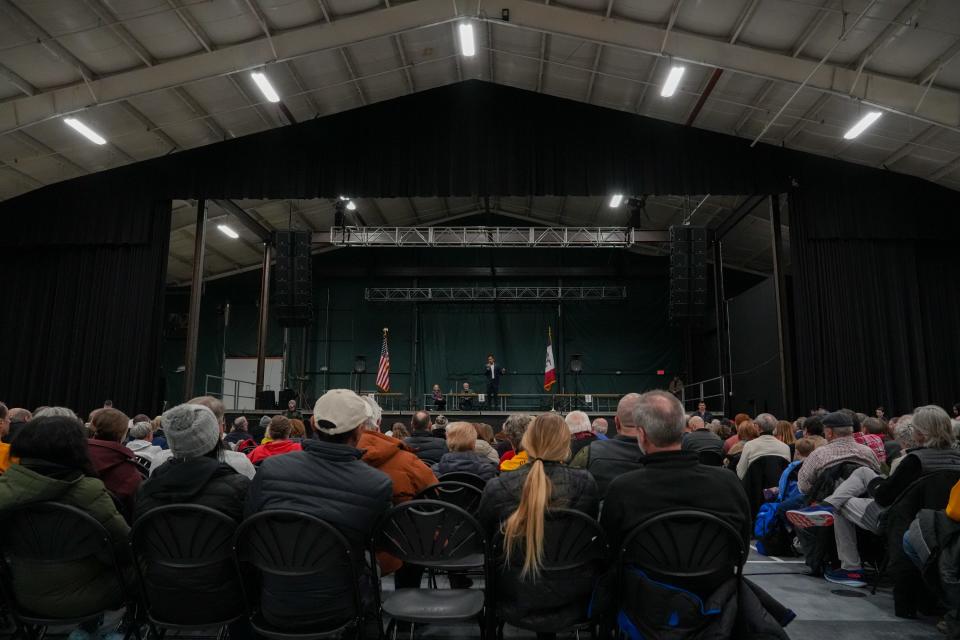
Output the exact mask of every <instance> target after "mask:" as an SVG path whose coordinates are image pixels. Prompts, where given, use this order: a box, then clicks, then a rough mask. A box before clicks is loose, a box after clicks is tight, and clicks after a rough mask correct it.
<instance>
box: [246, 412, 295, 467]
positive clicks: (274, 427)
mask: <svg viewBox="0 0 960 640" xmlns="http://www.w3.org/2000/svg"><path fill="white" fill-rule="evenodd" d="M290 422H291V421H290V420H289V419H288V418H287V417H286V416H284V415H279V416H273V418H271V419H270V426H269V427H267V438H265V440H268V441H265V442H264V443H263V444H261V445H259V446H258V447H257V448H256V449H254V450H253V451H251V452H250V453H248V454H247V458H249V459H250V462H252V463H253V464H255V465H258V464H260V463H262V462H263V461H264V460H266V459H267V458H269V457H271V456H276V455H282V454H285V453H292V452H294V451H300V450H301V446H300V443H299V442H294V441H293V440H290V428H291V425H290Z"/></svg>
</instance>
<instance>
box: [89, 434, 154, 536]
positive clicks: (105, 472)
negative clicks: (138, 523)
mask: <svg viewBox="0 0 960 640" xmlns="http://www.w3.org/2000/svg"><path fill="white" fill-rule="evenodd" d="M87 451H88V452H89V453H90V462H92V463H93V469H94V471H96V472H97V476H98V477H99V478H100V479H101V480H103V485H104V486H105V487H106V488H107V491H109V492H110V493H112V494H113V495H114V496H116V497H117V500H119V501H120V504H122V505H123V512H124V513H123V515H124V517H126V518H127V519H130V518H131V517H132V516H133V496H134V495H136V493H137V489H138V488H139V487H140V483H141V482H143V474H142V473H140V469H139V468H138V467H137V463H136V462H135V461H134V459H133V451H130V449H128V448H126V447H125V446H123V445H122V444H120V443H119V442H113V441H110V440H87Z"/></svg>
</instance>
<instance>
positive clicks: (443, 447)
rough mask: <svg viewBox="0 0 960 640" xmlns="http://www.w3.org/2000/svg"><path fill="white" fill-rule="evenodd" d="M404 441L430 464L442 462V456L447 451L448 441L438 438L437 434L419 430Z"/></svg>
mask: <svg viewBox="0 0 960 640" xmlns="http://www.w3.org/2000/svg"><path fill="white" fill-rule="evenodd" d="M404 442H406V443H407V445H408V446H409V447H410V448H411V449H413V452H414V453H415V454H417V457H418V458H420V459H421V460H423V461H424V462H426V463H427V464H428V465H434V464H437V463H438V462H440V458H442V457H443V454H445V453H446V452H447V441H446V440H444V439H443V438H437V437H436V436H434V435H432V434H430V433H426V432H417V433H414V434H413V435H412V436H410V437H409V438H407V439H405V440H404Z"/></svg>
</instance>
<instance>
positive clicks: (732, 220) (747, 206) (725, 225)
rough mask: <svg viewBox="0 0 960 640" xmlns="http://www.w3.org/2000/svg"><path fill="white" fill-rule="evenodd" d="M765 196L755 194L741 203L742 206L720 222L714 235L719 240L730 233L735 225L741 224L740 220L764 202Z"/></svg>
mask: <svg viewBox="0 0 960 640" xmlns="http://www.w3.org/2000/svg"><path fill="white" fill-rule="evenodd" d="M763 199H764V196H762V195H753V196H750V197H749V198H747V199H746V200H744V201H743V202H741V203H740V206H739V207H737V208H736V209H734V210H733V211H731V212H730V215H729V216H727V217H726V219H725V220H724V221H723V222H721V223H720V226H719V227H717V228H716V229H715V230H714V232H713V233H714V237H715V238H716V241H717V242H719V241H720V240H722V239H723V237H724V236H725V235H727V234H728V233H730V232H731V231H732V230H733V228H734V227H736V226H737V225H738V224H740V221H741V220H743V219H744V218H746V217H747V216H748V215H749V214H750V212H751V211H753V210H754V209H756V208H757V206H758V205H759V204H760V203H761V202H763Z"/></svg>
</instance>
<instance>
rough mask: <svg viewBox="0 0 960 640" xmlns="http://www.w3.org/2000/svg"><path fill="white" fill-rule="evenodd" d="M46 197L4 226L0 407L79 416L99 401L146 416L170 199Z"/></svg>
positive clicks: (151, 406) (154, 374) (152, 398)
mask: <svg viewBox="0 0 960 640" xmlns="http://www.w3.org/2000/svg"><path fill="white" fill-rule="evenodd" d="M52 193H60V192H59V190H51V191H47V190H41V191H37V192H35V193H34V194H29V195H28V201H29V202H31V203H32V204H33V205H35V206H36V208H35V209H32V210H30V211H28V212H27V213H28V215H27V219H26V220H24V219H23V218H20V217H12V216H11V217H8V218H6V219H3V228H4V229H5V230H7V229H16V228H20V229H22V231H23V235H22V236H19V237H15V236H12V235H10V234H8V233H6V232H5V233H4V234H3V236H2V237H3V238H4V240H3V242H2V243H0V244H2V245H3V248H2V250H0V291H3V295H4V304H3V305H0V327H2V328H3V329H2V331H0V354H3V366H2V367H0V400H3V401H5V402H6V403H7V404H8V405H9V406H22V407H28V408H31V409H32V408H35V407H37V406H39V405H63V406H67V407H70V408H72V409H74V410H76V411H78V412H86V411H89V410H91V409H94V408H96V407H99V406H101V405H102V403H103V401H104V400H105V399H107V398H110V399H112V400H113V401H114V403H115V406H116V407H117V408H120V409H123V410H124V411H126V412H128V413H129V415H131V416H132V415H133V414H134V413H137V412H141V411H142V412H145V413H150V414H151V415H153V412H155V411H156V410H157V409H158V408H159V407H158V405H157V397H158V396H157V390H158V387H157V384H158V380H159V348H160V338H161V331H162V327H163V291H164V280H165V276H166V264H167V252H168V246H169V240H170V204H171V203H170V201H150V200H145V199H144V198H142V197H137V196H136V195H134V194H130V193H129V192H127V193H122V192H120V191H119V190H118V191H117V192H116V193H115V194H114V196H115V197H113V198H107V199H105V200H103V201H102V204H99V205H97V204H95V202H94V200H95V198H96V197H99V195H101V194H97V193H96V192H95V191H92V192H90V193H87V194H84V193H81V192H80V191H76V192H74V193H73V195H74V196H75V198H74V200H73V201H72V202H70V201H69V200H68V199H62V198H59V197H56V198H55V197H52V196H51V194H52ZM47 206H51V207H53V208H46V207H47ZM71 234H72V235H73V237H72V241H71ZM81 417H85V416H81Z"/></svg>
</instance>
